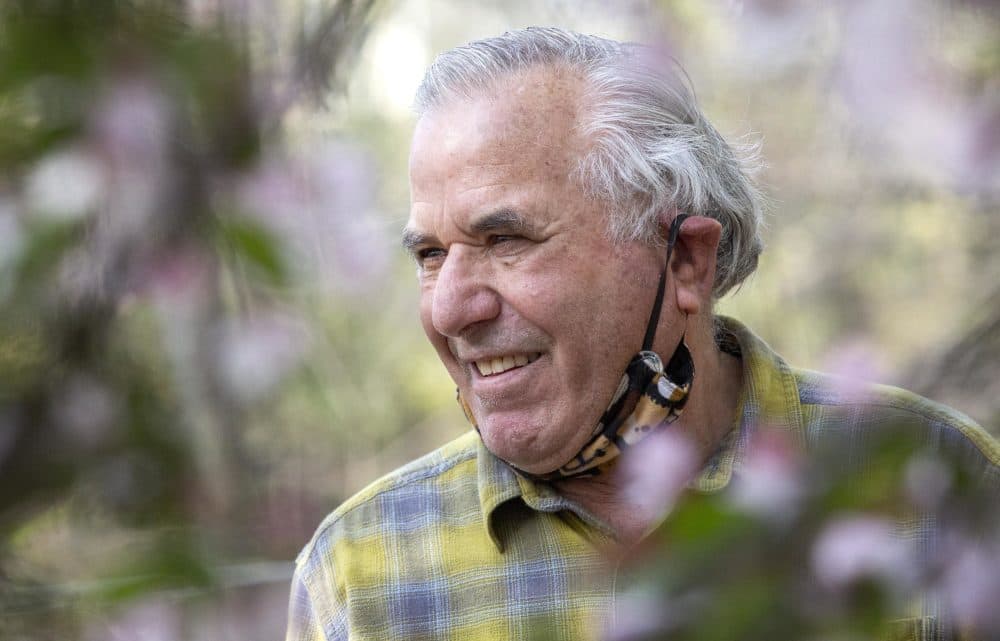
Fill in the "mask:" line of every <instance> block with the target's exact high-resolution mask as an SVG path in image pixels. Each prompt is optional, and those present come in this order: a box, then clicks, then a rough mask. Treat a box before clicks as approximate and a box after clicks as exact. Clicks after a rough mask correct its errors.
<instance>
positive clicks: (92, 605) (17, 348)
mask: <svg viewBox="0 0 1000 641" xmlns="http://www.w3.org/2000/svg"><path fill="white" fill-rule="evenodd" d="M329 5H330V6H329V7H328V8H326V9H324V10H323V11H321V12H313V13H312V14H311V15H310V19H309V20H308V21H306V19H305V17H304V16H303V15H302V14H301V12H302V9H301V7H299V8H297V9H296V7H295V6H289V7H286V8H284V9H281V10H279V9H278V8H256V9H251V8H250V7H249V6H241V3H238V2H236V3H233V2H221V1H220V2H207V1H198V2H190V3H164V2H158V1H154V0H150V1H145V0H143V1H138V2H136V1H128V2H124V1H119V0H94V1H88V2H77V1H74V0H51V1H49V0H46V1H44V2H36V1H34V0H30V1H29V0H24V1H9V2H4V3H3V4H2V5H0V175H2V176H3V178H2V179H0V636H2V637H4V638H35V637H38V638H42V637H44V638H51V637H53V636H54V637H60V638H66V637H76V636H78V634H80V633H81V630H84V629H90V628H88V627H87V626H90V625H91V623H88V622H90V621H91V620H92V619H93V617H91V616H89V615H87V614H86V613H87V612H91V613H93V612H97V613H100V612H103V611H105V610H106V609H107V607H108V606H109V605H114V604H115V603H118V602H123V601H130V600H133V599H135V598H137V597H141V596H142V595H144V594H147V593H149V592H150V591H152V590H164V589H174V590H177V589H182V588H183V589H191V588H192V587H198V586H211V585H214V584H216V583H218V582H220V581H223V582H224V581H232V580H234V579H233V577H230V576H225V575H222V574H220V572H219V570H218V565H219V559H218V558H217V557H218V555H219V550H220V549H222V548H224V549H225V550H227V551H228V553H230V554H232V553H233V552H234V551H238V549H239V545H238V544H234V541H239V540H241V539H245V538H246V531H245V530H242V534H241V528H242V527H246V522H245V521H241V520H239V519H237V518H236V517H237V515H240V514H241V513H242V512H243V511H245V510H247V509H248V508H249V500H250V499H249V494H248V488H251V487H253V484H252V481H253V476H254V464H253V459H252V457H250V456H248V454H247V452H246V451H245V446H244V444H245V442H246V439H245V438H244V437H243V435H242V433H241V432H242V430H243V429H244V428H245V424H246V423H247V421H248V420H249V416H250V414H251V413H252V412H253V411H254V410H255V408H259V407H260V406H261V403H263V402H264V401H266V400H267V399H268V398H269V396H270V394H271V393H272V391H273V390H274V389H275V386H276V385H277V384H278V383H279V382H281V381H282V380H284V379H285V378H287V377H288V376H289V375H290V374H291V373H293V372H294V371H295V368H296V367H297V364H298V362H299V358H300V357H301V355H302V353H303V352H304V350H305V349H306V347H307V344H306V338H307V337H306V332H305V331H304V328H303V324H302V323H301V322H300V321H298V320H296V318H295V315H294V314H293V313H290V312H289V306H288V304H287V303H288V301H289V285H290V284H291V283H292V282H293V279H294V278H295V277H296V275H297V274H299V273H300V272H301V270H303V269H317V261H316V260H310V256H309V255H308V254H307V253H306V252H304V250H303V248H302V247H300V246H297V245H296V239H299V240H301V239H302V238H303V237H305V236H307V235H309V234H310V233H312V234H314V235H315V234H316V233H326V234H333V233H336V234H340V233H343V234H344V235H346V236H349V237H351V238H350V239H349V240H347V239H345V242H349V243H358V242H364V241H365V240H366V237H365V236H364V234H365V233H366V230H365V228H364V227H363V225H362V224H361V223H358V222H356V221H355V222H353V223H352V224H353V226H352V225H348V224H346V223H345V224H344V225H342V226H338V227H331V225H333V224H335V222H336V221H335V222H334V223H330V224H327V225H326V226H325V227H322V228H318V227H317V225H316V224H313V225H312V226H311V227H310V226H309V225H310V223H309V221H303V220H302V217H301V216H298V218H297V219H296V220H282V219H281V214H282V213H286V214H287V213H288V212H287V211H286V212H282V211H280V210H279V211H275V207H276V204H279V202H280V203H286V209H287V207H288V206H291V205H292V204H293V203H291V202H289V199H290V198H292V197H299V198H301V196H300V195H299V194H301V193H303V192H307V190H308V189H317V188H318V186H322V188H323V189H325V190H326V192H325V198H326V200H325V201H322V200H318V199H317V198H316V197H315V194H313V195H312V196H308V197H309V198H311V201H310V202H311V205H312V206H313V207H328V208H329V207H331V206H332V205H333V204H336V203H331V201H332V200H337V199H339V200H337V203H339V209H337V208H334V213H336V211H343V210H344V208H345V205H344V199H345V198H354V199H355V201H356V200H357V198H358V196H357V194H359V193H364V191H365V189H366V186H365V183H364V180H363V179H364V176H363V175H361V174H359V173H358V172H359V171H363V164H359V163H358V162H356V161H357V158H358V153H357V152H356V151H353V150H351V149H347V148H344V149H341V148H337V149H331V150H330V151H329V153H326V154H325V155H324V156H323V157H322V159H313V158H307V159H306V160H305V161H296V160H294V159H291V158H289V155H288V154H287V153H286V152H284V151H282V149H283V145H282V137H281V133H282V125H283V121H284V119H285V118H286V115H287V114H288V112H289V111H290V110H292V109H294V108H298V107H300V106H301V105H302V104H308V103H310V102H313V103H315V102H317V101H319V100H321V99H322V97H324V96H327V95H329V93H330V89H331V85H332V83H333V82H334V81H335V78H336V72H337V70H338V67H340V66H341V65H342V63H343V61H344V60H345V59H347V58H348V57H349V56H350V55H351V53H352V52H353V51H354V50H355V49H356V48H357V46H358V44H359V43H360V41H361V39H362V38H363V36H364V34H365V33H366V31H367V25H368V23H369V21H370V13H371V8H372V2H370V1H369V0H357V1H350V0H346V1H344V2H335V3H329ZM297 12H298V13H297ZM296 19H297V20H298V23H297V28H296V29H290V27H289V25H290V24H291V25H292V26H295V24H296V23H295V21H296ZM282 30H285V31H286V32H287V31H291V32H293V35H292V36H288V34H287V33H284V32H283V31H282ZM283 33H284V35H282V34H283ZM268 35H270V36H273V37H278V36H279V35H280V36H281V37H284V38H285V40H284V42H285V43H286V44H287V45H288V46H285V47H282V48H278V49H277V52H278V53H279V54H281V55H275V56H270V55H269V56H264V55H262V54H264V53H267V54H270V53H271V51H270V50H268V49H262V45H261V44H260V41H261V40H262V39H264V38H265V37H267V36H268ZM265 42H266V40H265ZM321 161H322V162H321ZM303 163H305V164H303ZM324 163H325V164H324ZM344 167H354V168H355V169H354V174H353V175H351V174H347V175H345V174H344V169H343V168H344ZM338 180H339V181H340V182H338ZM359 181H360V182H361V183H362V184H360V185H358V184H355V183H358V182H359ZM282 189H284V190H285V192H287V193H286V194H284V195H282V194H280V193H278V194H277V195H275V194H276V193H277V192H280V191H281V190H282ZM289 194H290V195H289ZM351 194H354V196H351ZM307 195H308V193H307ZM323 195H324V194H321V196H323ZM355 204H356V203H355ZM295 213H298V212H295ZM289 215H290V214H289ZM307 228H308V229H307ZM317 229H318V230H319V231H318V232H317ZM299 245H301V243H299ZM293 258H294V259H296V262H294V263H293V262H292V261H291V259H293ZM348 266H350V265H348ZM338 267H339V266H338ZM337 273H342V271H338V272H337ZM60 524H61V525H60ZM60 532H62V534H60ZM53 537H54V538H53ZM60 537H63V538H64V540H61V539H60ZM298 543H299V544H300V543H301V541H299V542H298ZM220 546H221V547H220ZM67 547H68V548H69V549H77V550H86V551H87V555H88V558H85V559H80V558H77V560H76V561H73V560H72V558H73V557H72V556H70V555H66V554H57V555H56V556H55V557H53V555H52V553H51V550H59V549H65V548H67ZM34 549H37V551H36V552H35V553H34V554H32V553H31V551H32V550H34ZM47 550H48V551H47ZM27 559H34V561H30V560H27ZM46 559H48V561H47V560H46ZM57 559H58V560H57ZM67 559H69V560H67ZM46 563H48V565H46ZM235 580H237V581H238V580H240V577H236V579H235ZM279 616H280V613H279ZM88 634H96V635H97V636H102V635H100V634H99V633H97V632H94V631H93V629H91V631H90V632H89V633H88Z"/></svg>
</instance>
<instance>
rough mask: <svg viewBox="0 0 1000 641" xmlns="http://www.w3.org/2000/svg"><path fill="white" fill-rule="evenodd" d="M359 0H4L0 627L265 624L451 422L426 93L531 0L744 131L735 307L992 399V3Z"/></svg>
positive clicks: (832, 353)
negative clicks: (761, 192) (741, 269)
mask: <svg viewBox="0 0 1000 641" xmlns="http://www.w3.org/2000/svg"><path fill="white" fill-rule="evenodd" d="M374 5H375V2H374V0H341V1H339V2H333V1H331V2H317V1H315V0H281V1H276V2H260V3H255V2H249V1H246V0H187V1H181V0H175V1H167V0H160V1H157V0H88V1H86V2H84V1H82V0H34V1H32V0H21V1H15V0H4V1H3V2H0V637H2V638H5V639H6V638H12V639H47V638H86V639H104V638H109V636H110V633H109V632H108V631H109V630H114V629H117V630H119V631H120V632H121V633H122V634H123V635H124V636H125V637H139V636H140V632H143V633H144V634H147V635H148V636H150V637H152V638H211V639H223V638H240V639H257V638H260V639H263V638H273V637H274V636H276V635H280V630H281V629H282V627H283V625H284V611H285V610H284V609H285V599H286V596H287V588H286V584H285V581H287V578H288V576H289V574H290V571H291V568H290V564H289V563H288V560H289V559H291V558H292V556H293V555H294V554H295V552H296V551H297V550H298V549H299V548H300V547H301V546H302V544H303V543H304V542H305V541H306V540H307V539H308V537H309V536H310V534H311V533H312V531H313V529H314V528H315V526H316V524H317V523H318V522H319V521H320V519H321V518H322V516H323V515H324V514H325V513H326V512H328V511H329V510H330V509H332V507H333V506H335V505H336V504H337V502H339V501H340V500H342V499H343V498H345V497H346V496H348V495H349V494H351V493H352V492H354V491H356V490H357V489H359V488H360V487H361V486H363V485H364V484H365V483H367V482H368V481H370V480H372V479H373V478H375V477H376V476H377V475H378V474H379V473H381V472H385V471H388V470H389V469H391V468H393V467H395V466H397V465H399V464H401V463H403V462H405V461H407V460H410V459H412V458H414V457H415V456H417V455H419V454H421V453H423V452H425V451H428V450H430V449H432V448H433V447H435V446H437V445H438V444H440V443H442V442H443V441H445V440H446V439H447V438H449V437H450V436H452V435H455V434H457V433H458V431H459V430H462V429H465V426H464V424H463V420H462V417H461V413H460V412H459V411H458V410H457V408H456V407H455V405H454V402H453V400H452V399H453V393H452V385H451V383H450V382H449V381H448V379H447V375H446V373H445V372H444V370H443V368H442V367H441V366H440V364H439V363H438V362H437V359H436V356H435V355H434V353H433V351H432V350H431V349H430V348H429V346H427V345H426V342H425V341H423V340H422V339H421V337H420V328H419V324H418V323H417V320H416V288H415V287H414V286H413V285H414V281H413V277H412V267H411V266H410V265H409V264H408V263H407V262H406V261H405V259H404V258H403V257H402V256H401V255H400V254H399V253H398V252H395V251H394V248H395V245H396V236H397V235H398V230H399V229H400V228H401V227H402V225H403V222H404V220H405V217H406V213H405V212H406V209H407V199H408V196H407V184H406V169H405V166H406V154H407V146H408V136H409V131H410V128H411V127H412V117H411V115H410V113H409V111H408V105H409V101H410V100H411V98H412V94H413V90H414V89H415V86H416V82H418V81H419V78H420V76H421V74H422V73H423V71H424V69H425V68H426V66H427V65H428V64H429V63H430V61H431V54H432V52H436V51H440V50H443V49H446V48H448V47H451V46H455V45H457V44H460V43H462V42H464V41H467V40H469V39H471V38H475V37H482V36H487V35H492V34H495V33H498V32H500V31H502V30H504V29H507V28H511V27H514V26H523V25H527V24H549V23H557V24H562V25H566V26H570V27H571V28H576V29H578V30H582V31H588V32H595V33H603V34H607V35H610V36H612V37H620V38H626V39H641V40H646V41H653V42H655V43H658V44H660V45H662V46H664V47H666V48H668V49H669V50H670V51H671V52H672V53H674V55H676V56H677V57H678V58H679V59H680V60H681V62H682V64H683V65H684V66H685V67H686V68H687V69H688V70H689V72H690V73H691V76H692V78H693V83H694V85H695V86H696V88H697V89H698V92H699V96H700V98H701V100H702V102H703V104H704V106H705V108H706V110H707V112H708V114H709V116H710V117H711V118H712V119H713V121H714V122H717V123H719V124H720V127H721V129H722V130H723V132H724V133H726V134H727V135H730V136H733V137H735V136H738V135H740V134H742V133H743V132H745V131H746V130H748V129H751V128H752V129H753V130H754V131H756V132H757V133H759V134H760V137H761V138H762V139H763V154H764V156H765V157H766V159H767V160H768V162H769V163H770V165H769V167H768V168H767V169H766V170H765V171H764V173H763V174H762V178H763V182H764V184H765V188H766V190H767V191H768V193H769V194H771V196H772V203H771V211H772V217H771V219H770V228H769V230H768V244H769V248H768V251H767V253H766V254H765V256H764V259H763V262H762V265H761V269H760V273H759V275H758V276H757V277H756V278H755V279H754V280H753V281H751V282H750V283H749V284H747V285H746V286H745V287H744V288H743V290H742V291H741V292H740V293H738V294H737V295H736V296H735V297H733V298H732V300H726V301H722V303H721V306H722V307H721V309H722V311H723V312H725V313H731V314H733V315H736V316H738V317H740V318H741V319H743V320H745V321H747V322H748V323H749V324H750V325H751V327H753V328H754V329H755V330H756V331H758V332H760V333H761V334H762V335H763V336H765V338H767V339H768V340H769V341H770V342H771V343H772V344H773V345H774V346H775V347H776V348H777V349H778V351H780V352H782V353H783V354H785V355H786V356H788V357H789V359H790V360H791V361H792V362H795V363H796V364H800V365H809V366H815V367H817V368H827V369H833V370H836V371H837V372H838V373H842V374H848V375H859V374H861V375H864V376H873V377H880V378H882V379H883V380H887V381H889V382H897V383H904V384H909V385H912V386H914V387H916V388H917V389H918V391H921V392H922V393H924V394H926V395H928V396H931V397H932V398H935V399H936V400H942V401H946V402H951V403H954V404H956V405H957V406H958V407H959V408H961V409H964V410H966V411H968V412H970V413H971V414H972V415H973V416H974V417H976V418H977V419H979V420H980V421H982V422H983V423H984V424H985V425H987V427H988V428H989V429H993V430H996V429H997V428H998V426H1000V405H998V402H1000V394H998V393H997V392H998V391H1000V390H998V388H997V387H996V385H997V381H1000V376H997V372H996V367H997V365H996V364H997V363H1000V358H998V356H1000V354H998V352H997V350H998V349H1000V339H998V336H1000V333H998V331H997V327H998V314H1000V305H997V295H998V294H997V291H998V290H997V289H996V274H997V273H998V269H997V268H998V265H997V256H998V255H1000V254H998V253H997V252H996V249H997V238H1000V233H998V232H1000V229H998V227H997V226H998V224H1000V218H998V217H997V216H996V211H997V205H998V199H1000V186H998V183H997V180H996V176H997V175H1000V171H998V169H1000V167H998V162H1000V160H998V159H1000V136H998V132H997V125H996V123H997V113H998V112H997V105H998V102H997V96H998V84H997V78H998V73H997V70H998V65H1000V49H998V46H997V39H996V38H995V34H996V32H997V26H998V25H997V22H998V13H997V11H996V8H995V6H994V5H993V4H991V3H986V2H973V1H971V0H965V1H962V2H944V1H942V0H908V1H903V0H893V1H891V2H887V3H862V2H844V3H834V4H829V3H819V2H805V3H787V2H763V1H749V0H747V1H741V2H726V3H702V2H694V1H688V0H671V1H666V0H664V1H663V2H654V3H649V2H644V1H639V2H620V3H613V4H611V5H608V4H606V3H597V2H582V3H577V2H565V0H546V1H545V2H531V1H528V0H517V1H515V2H510V3H464V2H462V3H458V2H453V1H450V0H407V1H401V2H396V3H393V4H391V5H387V6H379V7H376V6H374ZM876 5H877V6H876ZM691 509H692V510H695V512H693V513H692V514H695V515H698V514H700V515H701V516H697V518H695V517H691V518H692V519H694V520H693V521H692V522H694V523H695V524H696V525H697V526H698V527H701V528H707V529H706V530H705V532H703V533H702V535H703V536H704V538H705V540H706V542H711V541H716V542H717V543H718V544H719V545H722V543H723V542H725V540H726V538H725V536H723V535H722V534H720V532H722V533H724V532H723V531H724V530H725V529H726V528H730V527H732V528H734V529H736V531H739V530H738V527H744V526H745V527H746V528H750V530H747V536H750V537H751V538H753V537H754V536H756V535H755V534H754V532H755V531H756V530H753V527H755V526H753V525H752V524H750V523H749V522H747V521H746V519H745V517H742V516H739V515H736V516H733V515H731V514H729V513H728V512H727V513H726V514H724V515H723V516H724V517H725V518H723V517H719V516H718V515H717V514H716V513H715V512H713V511H712V510H721V509H723V508H718V507H715V508H711V507H703V508H696V507H692V508H691ZM699 509H701V510H707V511H703V512H697V510H699ZM725 509H728V508H725ZM679 517H680V518H679V520H678V527H681V525H682V524H683V523H684V522H686V521H685V519H687V517H685V516H684V514H679ZM741 519H742V520H741ZM701 521H703V522H701ZM699 523H700V525H699ZM713 523H714V524H715V525H713ZM741 524H742V525H741ZM713 527H714V528H716V529H715V530H712V528H713ZM719 528H722V529H721V530H720V529H719ZM695 531H697V529H696V530H695ZM713 532H715V534H719V536H720V537H721V538H719V539H715V538H713V537H714V536H715V534H713ZM702 535H700V536H702ZM670 536H677V537H680V538H681V540H683V536H682V533H674V534H671V535H670ZM754 540H755V541H761V539H760V538H756V539H754ZM706 544H707V543H706ZM691 554H692V555H694V556H692V558H696V556H697V554H698V552H697V550H692V551H691ZM752 568H753V566H752V565H751V566H750V569H748V570H747V572H750V571H751V569H752ZM740 576H742V575H740ZM746 576H749V574H747V575H746ZM734 580H735V577H734ZM269 586H270V587H269ZM773 587H774V589H775V590H777V589H779V588H781V585H780V584H775V585H774V586H773ZM671 589H673V588H671ZM727 589H728V588H727ZM732 589H733V590H737V592H734V593H733V598H734V600H735V601H736V602H739V603H744V604H745V607H744V608H743V609H744V610H745V612H747V613H750V614H752V613H753V612H755V611H758V610H759V608H762V607H765V606H767V605H768V604H770V603H773V600H769V599H772V597H773V593H770V592H766V591H762V592H761V594H756V595H744V596H746V598H745V599H744V597H743V596H741V595H740V594H739V593H738V586H736V587H732ZM234 594H235V595H236V596H232V595H234ZM769 595H771V596H769ZM750 614H747V616H750ZM734 616H735V615H734Z"/></svg>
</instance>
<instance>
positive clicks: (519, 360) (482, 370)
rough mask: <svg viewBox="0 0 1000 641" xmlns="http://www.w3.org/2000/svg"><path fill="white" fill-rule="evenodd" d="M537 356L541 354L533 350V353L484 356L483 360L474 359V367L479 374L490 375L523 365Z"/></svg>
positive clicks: (531, 361)
mask: <svg viewBox="0 0 1000 641" xmlns="http://www.w3.org/2000/svg"><path fill="white" fill-rule="evenodd" d="M539 356H541V354H540V353H538V352H535V353H533V354H517V355H515V356H498V357H496V358H484V359H483V360H479V361H476V368H477V369H478V370H479V374H480V375H482V376H492V375H494V374H501V373H503V372H506V371H507V370H509V369H514V368H515V367H524V366H525V365H527V364H528V363H533V362H534V361H535V360H537V359H538V357H539Z"/></svg>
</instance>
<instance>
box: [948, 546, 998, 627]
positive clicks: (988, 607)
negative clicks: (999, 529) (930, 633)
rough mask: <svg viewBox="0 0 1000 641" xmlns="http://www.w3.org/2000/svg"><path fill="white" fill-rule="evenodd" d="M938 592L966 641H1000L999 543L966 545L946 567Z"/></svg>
mask: <svg viewBox="0 0 1000 641" xmlns="http://www.w3.org/2000/svg"><path fill="white" fill-rule="evenodd" d="M942 592H943V593H944V598H945V600H946V602H947V603H948V604H949V606H950V609H951V612H952V613H953V614H954V616H955V619H956V620H957V621H958V623H959V626H960V627H962V628H963V629H969V630H972V631H974V633H975V634H973V635H971V636H970V638H977V639H987V638H989V639H995V638H1000V543H998V542H996V541H992V542H991V543H985V542H984V543H978V544H977V543H967V544H966V545H964V546H962V547H961V548H960V549H959V550H958V553H957V556H956V558H955V559H954V560H953V561H952V562H951V563H949V564H948V566H947V568H946V569H945V574H944V578H943V581H942Z"/></svg>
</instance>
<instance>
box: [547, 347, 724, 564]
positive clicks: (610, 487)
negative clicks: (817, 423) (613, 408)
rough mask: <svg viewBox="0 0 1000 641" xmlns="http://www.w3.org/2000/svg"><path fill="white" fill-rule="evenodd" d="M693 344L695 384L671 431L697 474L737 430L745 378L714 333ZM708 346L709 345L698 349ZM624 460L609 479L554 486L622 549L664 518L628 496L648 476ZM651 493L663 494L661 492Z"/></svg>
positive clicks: (646, 461)
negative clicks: (683, 443)
mask: <svg viewBox="0 0 1000 641" xmlns="http://www.w3.org/2000/svg"><path fill="white" fill-rule="evenodd" d="M689 338H690V339H692V341H691V344H690V347H691V352H692V354H693V356H694V360H695V372H696V374H695V381H694V384H693V386H692V390H691V396H690V398H689V399H688V403H687V406H686V407H685V409H684V414H683V415H681V417H680V418H679V419H678V420H677V422H675V423H673V424H672V425H671V426H670V427H669V428H668V429H669V430H670V431H671V432H672V433H673V434H675V435H677V436H679V437H681V438H683V439H684V440H685V441H686V442H687V444H689V445H690V447H691V451H692V452H693V454H694V458H695V462H696V466H695V469H697V470H700V469H701V468H702V467H703V466H704V464H705V463H706V462H707V461H708V459H709V457H711V455H712V454H713V453H714V452H715V450H716V449H717V448H718V446H719V443H721V441H722V439H723V438H724V437H725V436H726V434H728V433H729V431H730V430H731V429H732V428H733V425H734V417H735V415H736V410H737V407H736V405H737V403H738V402H739V397H740V390H741V389H742V384H743V380H742V379H743V375H742V364H741V362H740V360H739V359H738V358H735V357H733V356H730V355H728V354H724V353H723V352H720V351H719V349H718V348H717V347H716V346H715V341H714V338H713V337H712V336H711V335H710V333H709V335H708V336H700V337H695V336H689ZM706 340H707V345H706V344H701V345H696V343H695V341H697V342H699V343H704V342H705V341H706ZM699 348H700V349H699ZM699 355H700V358H699ZM653 438H655V435H654V436H653ZM644 446H646V447H650V445H649V444H648V443H646V442H645V441H642V442H640V443H638V444H636V448H637V449H638V448H642V447H644ZM621 459H622V460H620V461H619V463H618V464H616V465H614V466H613V467H612V468H611V470H609V471H608V472H606V473H604V474H601V475H599V476H594V477H581V478H574V479H567V480H565V481H558V482H556V483H555V484H554V486H555V488H556V490H557V491H558V492H559V493H560V494H562V495H563V496H565V497H566V498H569V499H571V500H573V501H575V502H577V503H579V504H580V505H581V506H582V507H583V508H585V509H586V510H588V511H589V512H591V513H592V514H593V515H594V516H596V517H598V518H600V519H602V520H603V521H604V522H605V523H607V524H608V525H609V526H610V527H611V528H612V530H614V532H615V534H616V539H617V541H618V543H619V544H621V545H625V546H628V545H632V544H634V543H636V542H638V541H639V540H640V539H641V538H642V537H643V536H644V535H645V534H646V533H647V532H648V531H649V530H650V529H651V528H652V527H653V525H654V524H655V520H656V519H657V518H659V516H660V515H659V514H657V513H655V512H652V511H650V510H649V509H648V507H646V506H644V505H642V504H641V503H640V502H637V501H636V499H635V498H634V497H633V496H630V493H629V492H627V487H628V485H629V483H630V482H632V479H633V478H634V477H635V476H636V474H635V473H636V472H637V473H638V474H639V475H642V474H643V470H632V469H630V468H629V457H628V452H626V453H624V454H623V456H622V457H621ZM635 459H636V460H639V459H640V457H638V456H636V457H635ZM641 462H642V465H649V464H650V462H649V458H648V457H644V458H642V459H641ZM654 465H655V463H654ZM668 477H669V475H668ZM657 478H660V479H662V478H664V477H663V475H661V474H658V473H650V474H649V475H648V479H647V480H652V479H657ZM651 490H652V491H657V490H658V488H651Z"/></svg>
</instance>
